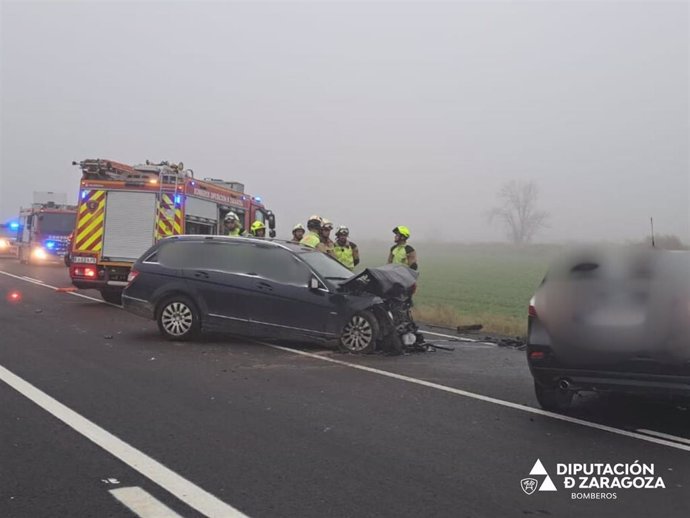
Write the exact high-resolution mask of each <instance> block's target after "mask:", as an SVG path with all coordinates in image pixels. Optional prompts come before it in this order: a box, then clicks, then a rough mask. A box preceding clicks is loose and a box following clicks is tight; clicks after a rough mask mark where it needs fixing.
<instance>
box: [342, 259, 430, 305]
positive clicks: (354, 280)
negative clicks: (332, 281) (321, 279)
mask: <svg viewBox="0 0 690 518" xmlns="http://www.w3.org/2000/svg"><path fill="white" fill-rule="evenodd" d="M418 276H419V274H418V273H417V272H416V271H414V270H411V269H410V268H408V267H407V266H404V265H402V264H387V265H385V266H379V267H376V268H367V269H366V270H364V271H363V272H362V273H360V274H358V275H355V276H354V277H350V278H349V279H348V280H346V281H343V282H341V283H340V287H341V289H342V290H343V291H346V292H348V293H362V292H367V293H372V294H374V295H377V296H379V297H384V298H393V297H400V296H403V295H409V294H410V292H411V290H412V288H413V287H414V285H415V284H416V283H417V277H418Z"/></svg>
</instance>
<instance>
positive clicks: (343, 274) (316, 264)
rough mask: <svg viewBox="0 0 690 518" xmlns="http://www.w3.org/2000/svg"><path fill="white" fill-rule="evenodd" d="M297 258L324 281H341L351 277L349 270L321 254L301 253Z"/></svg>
mask: <svg viewBox="0 0 690 518" xmlns="http://www.w3.org/2000/svg"><path fill="white" fill-rule="evenodd" d="M299 257H300V259H302V260H303V261H304V262H305V263H307V264H308V265H309V266H311V267H312V269H313V270H314V271H315V272H316V273H318V274H319V275H320V276H322V277H323V278H325V279H328V280H331V281H342V280H344V279H349V278H350V277H352V272H351V271H350V270H348V269H347V268H345V267H344V266H343V265H342V264H340V263H339V262H338V261H336V260H335V259H331V258H330V257H328V256H327V255H325V254H322V253H321V252H303V253H301V254H299Z"/></svg>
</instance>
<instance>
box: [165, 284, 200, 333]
mask: <svg viewBox="0 0 690 518" xmlns="http://www.w3.org/2000/svg"><path fill="white" fill-rule="evenodd" d="M156 315H157V316H156V321H157V322H158V329H160V332H161V334H162V335H163V336H164V337H165V338H166V339H168V340H175V341H186V340H192V339H193V338H195V337H196V336H198V334H199V330H200V329H201V320H200V319H199V310H198V309H197V308H196V305H195V304H194V303H193V302H192V301H191V300H190V299H189V298H187V297H185V296H184V295H173V296H171V297H168V298H167V299H165V300H163V301H162V302H161V303H160V304H158V308H157V311H156Z"/></svg>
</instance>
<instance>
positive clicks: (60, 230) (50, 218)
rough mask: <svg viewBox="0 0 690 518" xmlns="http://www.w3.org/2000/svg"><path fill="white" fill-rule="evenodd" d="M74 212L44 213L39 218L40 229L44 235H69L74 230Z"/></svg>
mask: <svg viewBox="0 0 690 518" xmlns="http://www.w3.org/2000/svg"><path fill="white" fill-rule="evenodd" d="M76 217H77V215H76V213H74V212H63V213H57V212H54V213H50V212H48V213H44V214H41V215H40V216H39V221H40V223H39V228H40V231H41V232H42V233H43V234H65V235H67V234H69V233H70V232H72V231H73V230H74V221H75V219H76Z"/></svg>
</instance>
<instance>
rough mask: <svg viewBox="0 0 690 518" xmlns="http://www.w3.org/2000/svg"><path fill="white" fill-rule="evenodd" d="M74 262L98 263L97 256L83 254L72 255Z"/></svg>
mask: <svg viewBox="0 0 690 518" xmlns="http://www.w3.org/2000/svg"><path fill="white" fill-rule="evenodd" d="M72 262H73V263H88V264H96V258H95V257H83V256H78V255H77V256H75V257H72Z"/></svg>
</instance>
